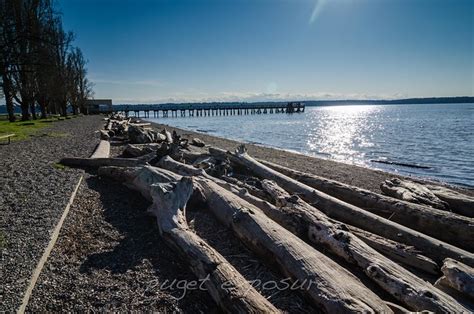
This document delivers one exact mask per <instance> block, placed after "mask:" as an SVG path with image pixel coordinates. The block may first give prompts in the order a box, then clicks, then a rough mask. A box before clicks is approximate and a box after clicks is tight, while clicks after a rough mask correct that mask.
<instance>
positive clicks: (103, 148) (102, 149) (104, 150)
mask: <svg viewBox="0 0 474 314" xmlns="http://www.w3.org/2000/svg"><path fill="white" fill-rule="evenodd" d="M109 156H110V142H109V141H106V140H101V141H100V142H99V144H98V145H97V147H96V148H95V150H94V152H93V153H92V155H91V157H90V158H108V157H109Z"/></svg>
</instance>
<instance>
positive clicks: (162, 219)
mask: <svg viewBox="0 0 474 314" xmlns="http://www.w3.org/2000/svg"><path fill="white" fill-rule="evenodd" d="M99 175H102V176H108V177H111V178H114V179H117V180H119V181H120V182H123V183H124V184H125V185H127V186H128V187H130V188H132V189H134V190H137V191H139V192H140V193H141V194H142V195H143V196H144V197H145V198H146V199H148V200H150V201H153V204H152V206H151V207H150V208H149V212H151V213H153V214H154V215H155V216H156V218H157V223H158V227H159V230H160V234H161V235H162V237H163V238H164V239H165V241H166V242H167V243H168V244H169V245H170V246H172V247H173V248H175V249H176V250H177V251H178V252H179V253H180V254H181V255H182V256H184V258H185V259H186V261H187V262H188V263H189V265H190V268H191V270H192V271H193V273H194V274H195V275H196V277H198V278H199V279H201V280H203V281H202V282H203V283H204V286H205V287H206V289H207V291H208V292H209V294H210V295H211V296H212V298H213V299H214V301H216V303H217V304H218V305H219V306H220V307H221V308H222V309H223V310H224V311H228V312H232V313H233V312H235V313H266V312H270V313H275V312H278V310H277V309H276V308H275V307H274V306H273V305H272V304H271V303H270V302H268V301H267V300H266V299H265V298H264V297H263V296H262V295H260V294H259V293H258V292H257V291H256V290H255V289H254V288H253V287H252V286H251V285H250V283H248V282H247V281H246V280H245V278H244V277H242V275H241V274H240V273H239V272H238V271H237V270H236V269H235V268H234V267H233V266H232V265H230V264H229V263H228V261H227V260H226V259H225V258H224V257H223V256H222V255H220V254H219V253H218V252H217V251H215V250H214V249H213V248H212V247H211V246H210V245H208V244H207V243H206V242H205V241H204V240H203V239H202V238H200V237H199V236H198V235H196V234H195V233H193V232H192V231H191V230H190V229H189V226H188V224H187V222H186V216H185V206H186V203H187V201H188V199H189V197H190V196H191V193H192V189H193V186H192V180H191V179H189V178H183V179H181V176H179V175H176V174H174V173H172V172H169V171H167V170H164V169H159V168H155V167H151V166H145V167H135V168H123V167H102V168H99ZM176 179H179V180H180V181H179V182H177V183H165V182H172V181H175V180H176Z"/></svg>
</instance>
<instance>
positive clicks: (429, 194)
mask: <svg viewBox="0 0 474 314" xmlns="http://www.w3.org/2000/svg"><path fill="white" fill-rule="evenodd" d="M380 189H381V190H382V192H383V193H385V194H386V195H389V196H391V197H394V198H397V199H401V200H404V201H407V202H410V203H415V204H423V205H428V206H431V207H433V208H437V209H442V210H448V211H452V212H455V213H458V214H460V215H464V216H467V217H471V218H472V217H474V198H473V197H469V196H467V195H464V194H461V193H459V192H456V191H453V190H451V189H449V188H447V187H443V186H436V185H432V184H425V183H421V182H414V181H409V180H401V179H398V178H392V179H390V180H385V182H382V183H381V184H380Z"/></svg>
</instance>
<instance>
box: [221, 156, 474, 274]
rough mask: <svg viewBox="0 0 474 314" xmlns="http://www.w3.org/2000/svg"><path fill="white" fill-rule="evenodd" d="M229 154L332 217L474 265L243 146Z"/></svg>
mask: <svg viewBox="0 0 474 314" xmlns="http://www.w3.org/2000/svg"><path fill="white" fill-rule="evenodd" d="M230 157H231V158H232V161H234V162H238V163H240V164H241V165H243V166H246V167H248V168H249V169H250V170H251V171H253V172H254V173H256V174H257V175H258V176H259V177H261V178H265V179H270V180H273V181H275V182H276V183H277V184H278V185H280V186H281V187H282V188H284V189H285V190H287V191H289V192H291V193H293V194H297V195H299V196H301V198H302V199H303V200H305V201H306V202H308V203H310V204H311V205H314V206H316V207H317V208H318V209H320V210H321V211H322V212H324V213H325V214H326V215H328V216H329V217H331V218H334V219H336V220H338V221H341V222H344V223H349V224H352V225H354V226H356V227H359V228H361V229H364V230H367V231H370V232H372V233H375V234H378V235H381V236H384V237H387V238H389V239H392V240H394V241H397V242H402V243H405V244H408V245H411V246H414V247H416V248H417V249H419V250H420V251H422V252H423V254H425V255H426V256H428V257H430V258H432V259H433V260H434V261H436V262H437V263H440V264H441V263H442V261H443V260H444V259H445V258H446V257H451V258H454V259H457V260H461V261H463V262H464V263H466V264H468V265H474V254H472V253H469V252H467V251H464V250H462V249H460V248H458V247H455V246H452V245H450V244H448V243H445V242H442V241H440V240H438V239H435V238H432V237H430V236H428V235H426V234H423V233H420V232H417V231H415V230H412V229H409V228H407V227H405V226H402V225H400V224H397V223H395V222H393V221H390V220H388V219H385V218H383V217H380V216H377V215H375V214H373V213H371V212H368V211H365V210H363V209H361V208H359V207H357V206H354V205H351V204H349V203H346V202H344V201H341V200H339V199H337V198H335V197H332V196H330V195H327V194H325V193H323V192H321V191H318V190H316V189H313V188H311V187H309V186H307V185H305V184H303V183H300V182H298V181H296V180H294V179H291V178H289V177H287V176H285V175H283V174H281V173H279V172H277V171H275V170H273V169H271V168H269V167H267V166H265V165H263V164H261V163H259V162H258V161H256V160H255V159H253V158H252V157H250V156H249V155H248V154H247V153H246V152H245V151H243V150H240V151H238V152H236V153H235V154H231V155H230ZM433 210H434V209H433ZM466 229H467V228H460V230H463V231H465V232H466V233H467V234H468V235H469V234H471V233H472V232H473V231H472V229H474V228H472V226H471V229H470V230H469V229H468V230H466ZM458 238H462V239H463V241H466V242H470V244H465V245H464V246H472V242H473V241H472V238H473V237H470V238H469V237H468V238H466V237H464V236H459V237H458Z"/></svg>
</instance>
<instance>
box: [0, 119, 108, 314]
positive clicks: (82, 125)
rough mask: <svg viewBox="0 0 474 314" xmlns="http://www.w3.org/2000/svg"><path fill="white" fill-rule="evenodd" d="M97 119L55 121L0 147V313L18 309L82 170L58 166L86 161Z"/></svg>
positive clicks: (95, 142) (91, 147)
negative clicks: (60, 162)
mask: <svg viewBox="0 0 474 314" xmlns="http://www.w3.org/2000/svg"><path fill="white" fill-rule="evenodd" d="M101 118H102V117H98V116H88V117H78V118H73V119H70V120H64V121H58V122H55V123H53V124H52V125H51V126H48V127H46V128H43V129H41V130H40V131H39V132H38V133H36V134H35V135H34V136H33V137H32V138H31V139H29V140H26V141H21V142H12V143H11V144H10V145H1V146H0V160H1V161H2V163H1V165H2V169H1V172H0V187H1V188H0V208H1V218H0V232H1V233H2V237H3V238H4V247H3V248H2V250H1V255H2V256H1V260H0V270H1V274H0V277H1V278H2V279H1V280H2V284H1V288H0V300H1V304H0V312H3V311H6V312H14V311H16V309H17V308H18V307H19V305H20V302H21V299H22V297H23V295H24V292H25V290H26V287H27V285H28V283H29V280H30V277H31V275H32V271H33V270H34V268H35V267H36V264H37V263H38V260H39V258H40V257H41V255H42V254H43V251H44V249H45V247H46V245H47V243H48V242H49V238H50V234H51V233H52V231H53V229H54V227H55V225H56V223H57V222H58V220H59V217H60V216H61V214H62V212H63V210H64V207H65V206H66V204H67V202H68V200H69V197H70V195H71V193H72V191H73V189H74V187H75V185H76V184H77V181H78V179H79V176H80V174H81V173H82V171H81V170H78V169H69V168H66V169H62V168H60V167H58V166H57V165H56V163H57V162H58V160H59V159H60V158H62V157H65V156H71V155H72V156H78V157H86V156H88V155H90V153H91V152H92V151H93V150H94V147H95V146H96V145H97V143H98V141H99V138H98V136H97V134H95V133H94V131H95V130H97V129H98V127H99V126H100V125H101V123H102V122H101Z"/></svg>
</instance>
